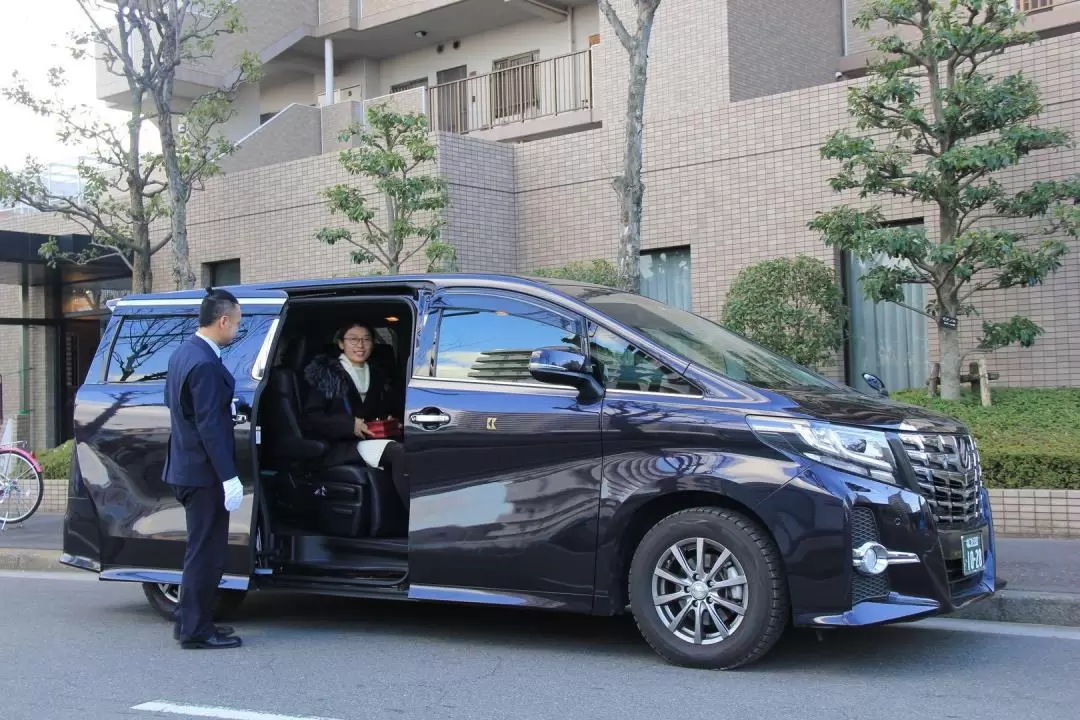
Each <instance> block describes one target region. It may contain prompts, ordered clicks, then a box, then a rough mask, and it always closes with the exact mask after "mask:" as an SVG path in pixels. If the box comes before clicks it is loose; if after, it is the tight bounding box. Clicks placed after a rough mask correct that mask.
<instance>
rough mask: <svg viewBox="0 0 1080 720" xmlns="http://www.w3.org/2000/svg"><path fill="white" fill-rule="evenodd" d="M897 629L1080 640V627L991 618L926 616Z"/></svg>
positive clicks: (898, 626) (897, 626)
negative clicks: (1004, 620) (972, 618)
mask: <svg viewBox="0 0 1080 720" xmlns="http://www.w3.org/2000/svg"><path fill="white" fill-rule="evenodd" d="M894 627H895V628H897V629H900V628H907V629H911V630H918V629H919V628H923V629H926V630H944V631H946V632H949V631H951V632H971V633H981V634H983V635H1013V636H1017V637H1041V638H1053V639H1054V640H1080V628H1073V627H1064V626H1060V625H1035V624H1033V623H1008V622H997V621H993V620H967V619H964V618H927V619H926V620H920V621H918V622H915V623H911V624H906V625H896V626H894Z"/></svg>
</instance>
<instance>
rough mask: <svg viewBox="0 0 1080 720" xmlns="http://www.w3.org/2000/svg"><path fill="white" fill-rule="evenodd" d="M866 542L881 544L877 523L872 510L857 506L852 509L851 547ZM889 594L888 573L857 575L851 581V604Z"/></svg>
mask: <svg viewBox="0 0 1080 720" xmlns="http://www.w3.org/2000/svg"><path fill="white" fill-rule="evenodd" d="M865 542H881V535H880V534H879V533H878V527H877V521H876V520H874V513H873V512H871V510H870V508H866V507H859V506H856V507H854V508H852V509H851V546H852V547H853V548H857V547H859V546H860V545H862V544H863V543H865ZM888 594H889V580H888V578H887V577H886V573H882V574H881V575H872V576H867V575H863V574H861V573H858V572H857V573H855V575H854V577H853V578H852V580H851V604H852V605H855V604H858V603H861V602H862V601H863V600H869V599H871V598H883V597H886V596H887V595H888Z"/></svg>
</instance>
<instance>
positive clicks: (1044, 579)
mask: <svg viewBox="0 0 1080 720" xmlns="http://www.w3.org/2000/svg"><path fill="white" fill-rule="evenodd" d="M63 528H64V516H63V515H58V514H53V513H39V514H37V515H34V516H33V517H32V518H30V519H29V520H27V521H26V522H25V523H22V524H20V525H8V526H7V529H6V530H4V531H3V532H0V570H55V569H65V570H66V569H67V568H65V567H64V566H62V565H59V564H58V563H57V562H56V558H57V556H58V555H59V554H60V548H61V535H62V533H63ZM997 543H998V573H997V574H998V577H999V578H1002V579H1003V580H1005V581H1006V582H1007V583H1008V587H1007V588H1006V589H1004V590H1001V591H999V592H998V593H997V595H996V596H995V597H994V598H992V599H991V600H989V601H985V602H980V603H978V604H976V605H974V606H972V607H970V608H967V609H965V610H963V611H961V612H960V613H957V617H965V618H970V619H977V620H999V621H1007V622H1027V623H1039V624H1045V625H1069V626H1073V627H1080V540H1042V539H1036V538H1030V539H1029V538H1012V537H1007V538H1006V537H999V538H998V540H997Z"/></svg>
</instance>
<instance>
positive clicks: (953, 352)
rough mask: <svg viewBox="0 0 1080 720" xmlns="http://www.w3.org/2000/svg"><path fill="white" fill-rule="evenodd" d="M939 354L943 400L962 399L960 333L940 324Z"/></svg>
mask: <svg viewBox="0 0 1080 720" xmlns="http://www.w3.org/2000/svg"><path fill="white" fill-rule="evenodd" d="M938 353H939V355H940V357H941V399H942V400H959V399H960V333H959V332H958V331H957V330H956V328H948V327H945V326H944V325H941V324H940V323H939V324H938Z"/></svg>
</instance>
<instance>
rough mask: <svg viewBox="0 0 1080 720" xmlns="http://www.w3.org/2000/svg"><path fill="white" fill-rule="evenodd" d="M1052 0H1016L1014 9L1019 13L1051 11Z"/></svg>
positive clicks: (1052, 6)
mask: <svg viewBox="0 0 1080 720" xmlns="http://www.w3.org/2000/svg"><path fill="white" fill-rule="evenodd" d="M1053 8H1054V0H1016V9H1017V10H1019V11H1021V12H1026V13H1028V12H1038V11H1039V10H1053Z"/></svg>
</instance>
